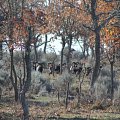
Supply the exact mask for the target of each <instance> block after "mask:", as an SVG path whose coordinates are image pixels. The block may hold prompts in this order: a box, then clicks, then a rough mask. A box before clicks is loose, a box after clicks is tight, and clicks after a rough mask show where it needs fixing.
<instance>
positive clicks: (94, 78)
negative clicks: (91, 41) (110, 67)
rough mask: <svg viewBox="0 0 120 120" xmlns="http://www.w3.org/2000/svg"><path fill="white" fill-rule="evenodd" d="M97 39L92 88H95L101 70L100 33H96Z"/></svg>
mask: <svg viewBox="0 0 120 120" xmlns="http://www.w3.org/2000/svg"><path fill="white" fill-rule="evenodd" d="M95 35H96V38H95V66H94V69H93V74H92V80H91V88H92V87H93V86H94V83H95V81H96V80H97V77H98V75H99V68H100V33H99V31H96V34H95Z"/></svg>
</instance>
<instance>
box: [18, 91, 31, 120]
mask: <svg viewBox="0 0 120 120" xmlns="http://www.w3.org/2000/svg"><path fill="white" fill-rule="evenodd" d="M20 101H21V104H22V108H23V120H29V109H28V104H27V101H26V98H25V93H24V92H21V95H20Z"/></svg>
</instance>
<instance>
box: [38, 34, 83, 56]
mask: <svg viewBox="0 0 120 120" xmlns="http://www.w3.org/2000/svg"><path fill="white" fill-rule="evenodd" d="M50 37H52V36H51V35H49V36H48V41H49V39H50ZM42 39H44V40H45V37H44V36H43V37H42ZM60 42H61V40H60V38H58V39H55V40H54V41H51V42H49V43H48V47H47V51H48V52H50V51H51V49H50V46H51V47H52V48H54V49H55V52H56V53H57V54H59V52H60V51H61V48H62V45H61V43H60ZM40 48H41V49H43V48H44V45H42V46H41V47H40ZM72 48H74V49H75V50H77V51H80V50H81V49H80V46H79V44H78V43H77V44H73V45H72Z"/></svg>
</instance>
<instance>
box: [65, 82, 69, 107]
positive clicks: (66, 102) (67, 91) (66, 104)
mask: <svg viewBox="0 0 120 120" xmlns="http://www.w3.org/2000/svg"><path fill="white" fill-rule="evenodd" d="M69 85H70V84H69V82H67V86H66V101H65V108H66V109H67V107H68V95H69Z"/></svg>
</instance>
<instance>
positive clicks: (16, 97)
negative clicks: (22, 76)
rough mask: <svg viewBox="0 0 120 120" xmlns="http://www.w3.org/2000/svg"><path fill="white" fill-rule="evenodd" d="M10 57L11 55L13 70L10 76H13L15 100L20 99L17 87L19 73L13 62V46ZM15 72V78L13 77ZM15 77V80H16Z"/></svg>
mask: <svg viewBox="0 0 120 120" xmlns="http://www.w3.org/2000/svg"><path fill="white" fill-rule="evenodd" d="M9 51H10V57H11V72H10V76H11V82H12V85H13V88H14V93H15V101H16V102H17V101H18V88H17V74H16V71H15V66H14V63H13V48H11V49H10V50H9ZM13 73H14V78H13ZM14 79H15V81H14Z"/></svg>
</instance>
